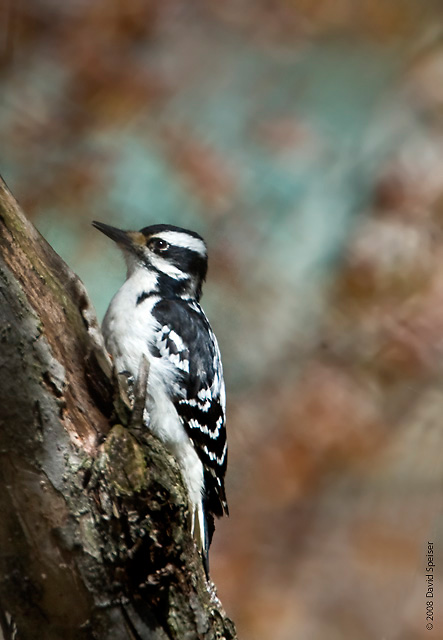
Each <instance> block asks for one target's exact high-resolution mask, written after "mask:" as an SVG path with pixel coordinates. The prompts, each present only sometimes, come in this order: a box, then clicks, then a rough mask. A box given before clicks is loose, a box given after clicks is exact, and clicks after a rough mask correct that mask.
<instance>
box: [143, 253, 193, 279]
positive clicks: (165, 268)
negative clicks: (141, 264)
mask: <svg viewBox="0 0 443 640" xmlns="http://www.w3.org/2000/svg"><path fill="white" fill-rule="evenodd" d="M149 261H150V263H151V264H152V266H153V267H155V268H156V269H158V270H159V271H161V272H162V273H165V274H166V275H167V276H170V277H171V278H174V279H175V280H186V278H187V277H188V275H187V274H186V273H184V272H183V271H181V269H179V268H178V267H174V265H172V264H170V263H169V262H167V261H166V260H165V259H164V258H162V257H160V256H156V255H152V256H149Z"/></svg>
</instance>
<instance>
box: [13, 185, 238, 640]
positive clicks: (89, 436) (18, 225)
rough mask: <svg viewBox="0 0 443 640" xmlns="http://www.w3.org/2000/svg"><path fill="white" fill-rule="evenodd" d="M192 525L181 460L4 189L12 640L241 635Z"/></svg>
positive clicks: (63, 269)
mask: <svg viewBox="0 0 443 640" xmlns="http://www.w3.org/2000/svg"><path fill="white" fill-rule="evenodd" d="M138 413H139V412H138ZM188 516H189V514H188V508H187V500H186V493H185V490H184V487H183V484H182V481H181V476H180V473H179V471H178V468H177V465H176V464H175V461H174V459H173V458H172V457H171V456H170V455H169V454H168V453H167V451H166V450H165V448H164V447H163V445H162V443H160V442H159V441H158V440H157V439H156V438H155V437H154V436H153V435H152V434H150V433H149V432H148V431H147V430H146V429H142V428H141V420H140V415H137V411H136V410H135V409H134V411H133V412H132V413H131V411H130V410H129V408H128V407H127V404H125V402H124V401H123V400H122V399H121V397H120V394H119V392H118V391H116V385H115V384H114V380H113V374H112V366H111V363H110V361H109V358H108V356H107V353H106V351H105V348H104V345H103V339H102V336H101V332H100V329H99V327H98V324H97V320H96V317H95V312H94V309H93V308H92V306H91V303H90V302H89V299H88V296H87V293H86V291H85V289H84V286H83V285H82V283H81V282H80V280H79V279H78V278H77V276H75V274H74V273H72V271H71V270H70V269H69V268H68V267H67V266H66V264H65V263H64V262H63V261H62V260H61V258H60V257H59V256H58V255H57V254H56V253H55V252H54V251H53V250H52V249H51V247H50V246H49V245H48V244H47V243H46V241H45V240H44V239H43V238H42V237H41V236H40V234H39V233H38V232H37V231H36V229H35V228H34V227H33V226H32V224H31V223H30V222H29V221H28V220H27V219H26V218H25V216H24V215H23V213H22V212H21V211H20V209H19V207H18V205H17V203H16V202H15V200H14V199H13V197H12V196H11V194H10V193H9V191H8V189H7V188H6V186H5V184H4V183H3V182H2V181H0V624H1V628H2V631H3V635H4V638H5V640H10V639H11V638H12V637H16V638H17V639H18V640H34V639H36V640H37V639H38V640H60V638H63V639H64V640H69V639H71V638H72V639H75V640H79V639H80V640H81V639H86V638H97V639H100V640H113V639H115V640H117V639H118V640H126V639H128V640H129V639H131V640H134V639H135V640H140V639H143V640H145V639H149V640H151V639H152V640H164V639H169V638H171V639H172V638H173V639H176V638H177V639H178V638H180V640H186V639H192V640H195V639H200V638H201V639H203V638H204V639H207V638H208V639H212V638H214V639H215V638H225V639H226V640H231V639H234V638H235V637H236V635H235V629H234V625H233V623H232V622H231V621H230V620H229V619H228V618H227V617H226V614H225V612H224V611H223V608H222V606H221V604H220V602H219V600H218V598H217V596H216V595H215V588H214V587H213V585H208V584H207V582H206V579H205V574H204V571H203V567H202V563H201V559H200V557H199V555H198V552H197V551H196V548H195V545H194V543H193V541H192V538H191V535H190V532H189V526H188ZM14 634H15V635H14Z"/></svg>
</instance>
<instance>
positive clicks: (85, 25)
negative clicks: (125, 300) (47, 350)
mask: <svg viewBox="0 0 443 640" xmlns="http://www.w3.org/2000/svg"><path fill="white" fill-rule="evenodd" d="M0 9H1V11H0V149H1V153H0V172H1V174H2V175H3V177H4V178H5V180H6V181H7V183H8V185H9V187H10V188H11V190H12V191H13V193H14V194H15V196H16V197H17V198H18V199H19V201H20V203H21V205H22V206H23V208H24V210H25V211H26V213H27V214H28V215H29V216H30V217H31V219H32V220H33V221H34V223H35V224H36V226H37V227H38V229H39V230H40V231H41V232H42V234H43V235H44V236H45V237H46V238H47V239H48V240H49V242H50V243H51V244H52V245H53V246H54V248H55V249H56V250H57V251H58V252H59V253H60V255H61V256H62V257H63V258H64V259H65V260H66V261H67V262H68V263H69V265H70V266H71V267H72V268H73V269H74V270H75V271H76V272H77V273H78V274H79V275H80V276H81V278H82V279H83V281H84V282H85V284H86V286H87V288H88V290H89V292H90V295H91V297H92V300H93V302H94V304H95V307H96V309H97V312H98V315H99V317H100V318H101V317H102V316H103V314H104V312H105V309H106V306H107V304H108V303H109V300H110V298H111V296H112V295H113V293H114V292H115V291H116V289H117V288H118V286H119V285H120V284H121V282H122V281H123V278H124V267H123V262H122V260H121V259H120V257H119V256H118V255H117V253H116V250H115V248H114V247H113V246H111V245H112V243H110V242H109V241H107V240H106V238H105V237H104V236H102V235H101V234H99V233H98V232H96V231H95V230H93V229H92V228H91V226H90V222H91V220H93V219H96V220H100V221H103V222H107V223H109V224H113V225H116V226H121V227H124V228H135V229H136V228H140V227H143V226H146V225H148V224H152V223H156V222H169V223H173V224H177V225H180V226H185V227H190V228H192V229H195V230H197V231H199V232H200V233H202V234H203V235H204V236H205V238H206V239H207V241H208V245H209V250H210V273H209V278H208V282H207V286H206V291H205V295H204V298H203V303H204V306H205V309H206V311H207V313H208V315H209V317H210V320H211V322H212V324H213V326H214V329H215V331H216V333H217V335H218V337H219V342H220V345H221V349H222V354H223V359H224V365H225V376H226V381H227V387H228V398H229V443H230V465H229V473H228V478H227V487H228V496H229V502H230V509H231V514H232V515H231V517H230V518H229V519H225V520H224V521H222V522H220V523H219V525H218V527H217V531H216V535H215V541H214V544H213V551H212V573H213V577H214V580H215V582H216V583H217V586H218V591H219V595H220V597H221V599H222V601H223V603H224V605H225V607H226V609H227V611H228V613H229V614H230V615H231V617H232V618H233V619H234V620H235V622H236V624H237V627H238V632H239V637H240V638H241V639H242V640H342V639H345V640H347V639H350V640H394V639H395V640H421V639H424V638H427V639H428V640H430V639H432V640H436V639H437V638H443V542H442V535H443V518H442V513H443V5H442V3H441V2H433V1H431V0H427V1H426V2H423V1H422V0H389V1H388V2H387V1H386V0H359V1H358V2H357V1H356V0H315V1H313V0H275V1H269V0H224V1H223V2H218V1H217V0H193V1H191V0H188V1H187V2H186V1H185V0H161V2H158V1H155V0H66V1H64V2H57V1H56V0H21V1H20V2H15V1H14V0H0ZM428 540H429V541H433V542H434V550H435V564H436V569H435V593H436V596H435V603H434V611H435V616H434V628H433V629H432V630H428V629H426V581H425V566H426V557H425V554H426V551H427V542H428Z"/></svg>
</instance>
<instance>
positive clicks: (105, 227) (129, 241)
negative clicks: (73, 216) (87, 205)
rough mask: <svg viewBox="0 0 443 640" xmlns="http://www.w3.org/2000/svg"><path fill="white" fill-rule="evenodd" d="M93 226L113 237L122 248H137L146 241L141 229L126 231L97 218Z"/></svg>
mask: <svg viewBox="0 0 443 640" xmlns="http://www.w3.org/2000/svg"><path fill="white" fill-rule="evenodd" d="M92 226H93V227H95V228H96V229H98V230H99V231H101V232H102V233H104V234H105V236H108V238H111V240H114V242H116V243H117V244H118V245H119V246H120V247H121V248H122V249H135V248H136V247H137V246H140V245H144V244H145V242H146V238H145V236H144V235H143V234H142V233H140V232H139V231H124V230H123V229H117V227H111V225H109V224H104V223H103V222H96V221H95V220H94V222H93V223H92Z"/></svg>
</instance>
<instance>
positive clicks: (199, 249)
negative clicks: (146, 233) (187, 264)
mask: <svg viewBox="0 0 443 640" xmlns="http://www.w3.org/2000/svg"><path fill="white" fill-rule="evenodd" d="M152 237H153V238H159V239H160V240H166V242H169V244H172V245H175V246H176V247H183V248H184V249H190V250H191V251H195V252H196V253H199V254H200V255H201V256H206V245H205V243H204V242H203V240H200V238H194V236H190V235H188V234H187V233H181V232H180V231H162V232H161V233H159V234H156V235H154V236H152Z"/></svg>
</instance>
